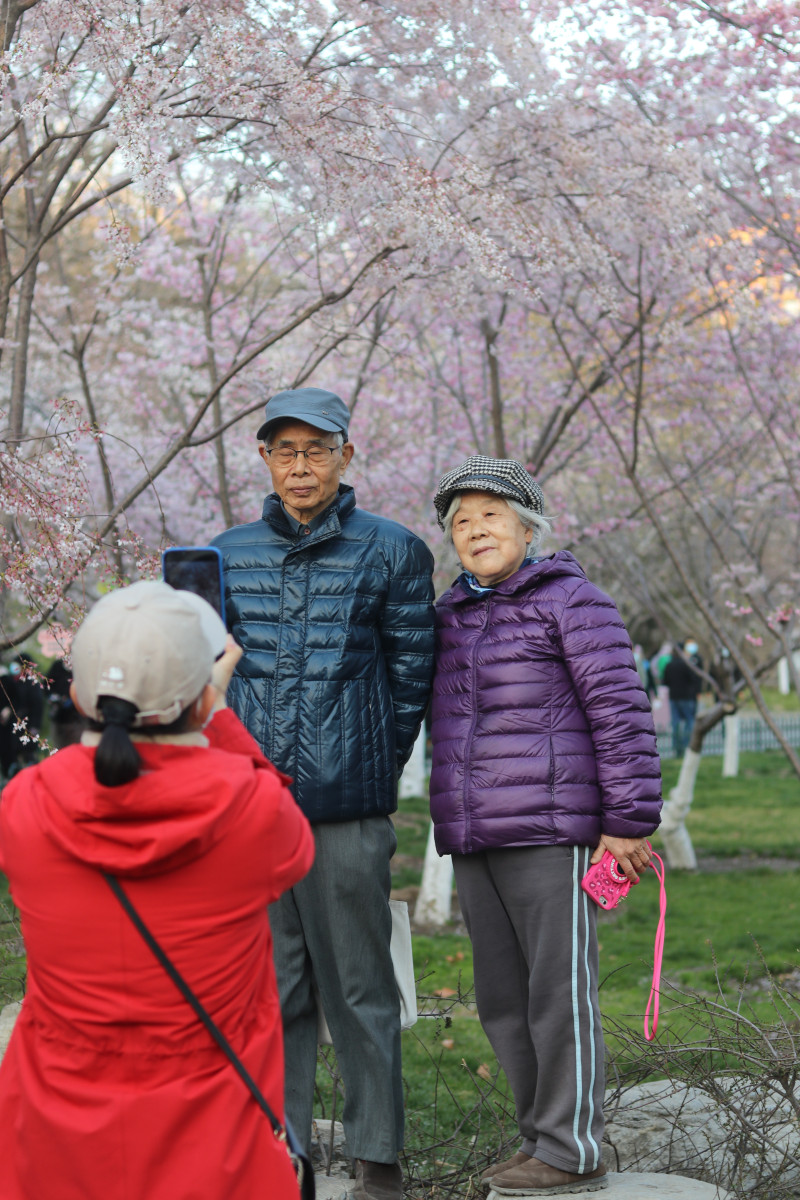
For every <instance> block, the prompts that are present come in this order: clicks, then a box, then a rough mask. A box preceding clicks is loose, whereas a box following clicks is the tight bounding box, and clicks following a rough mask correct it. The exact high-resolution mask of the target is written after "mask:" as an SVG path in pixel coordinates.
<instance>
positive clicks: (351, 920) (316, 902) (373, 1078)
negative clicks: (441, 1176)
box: [269, 817, 403, 1163]
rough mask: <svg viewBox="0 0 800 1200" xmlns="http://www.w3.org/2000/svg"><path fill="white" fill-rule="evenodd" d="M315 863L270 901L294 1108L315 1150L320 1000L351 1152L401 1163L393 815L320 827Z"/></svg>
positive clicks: (295, 1122) (297, 1126) (302, 1135)
mask: <svg viewBox="0 0 800 1200" xmlns="http://www.w3.org/2000/svg"><path fill="white" fill-rule="evenodd" d="M314 840H315V843H316V857H315V860H314V865H313V867H312V868H311V870H310V871H309V873H308V875H306V877H305V879H302V880H301V881H300V882H299V883H298V884H297V885H296V886H295V887H293V888H292V889H291V890H290V891H288V892H285V893H284V894H283V896H281V898H280V899H279V900H277V901H276V902H275V903H274V904H271V905H270V908H269V919H270V925H271V926H272V935H273V938H274V941H275V969H276V972H277V976H278V989H279V992H280V1000H281V1013H282V1016H283V1028H284V1044H285V1053H286V1114H287V1116H288V1118H289V1121H290V1122H291V1124H292V1126H293V1128H294V1130H295V1132H296V1134H297V1136H298V1138H299V1139H300V1140H301V1141H302V1142H303V1143H304V1144H305V1145H306V1147H308V1143H309V1139H310V1135H311V1120H312V1112H313V1103H314V1079H315V1074H316V1065H317V1005H316V1000H315V997H314V990H313V984H314V983H316V985H317V987H318V988H319V992H320V996H321V997H322V1006H323V1008H324V1010H325V1016H326V1018H327V1021H328V1028H329V1029H330V1032H331V1037H332V1039H333V1045H334V1049H335V1050H336V1059H337V1063H338V1066H339V1070H340V1072H341V1076H342V1080H343V1083H344V1093H345V1100H344V1110H343V1114H342V1123H343V1125H344V1131H345V1137H346V1139H347V1146H348V1149H349V1152H350V1154H351V1155H352V1156H353V1157H354V1158H363V1159H367V1160H368V1161H370V1162H383V1163H393V1162H395V1161H396V1160H397V1156H398V1153H399V1152H400V1150H401V1149H402V1147H403V1083H402V1076H401V1070H400V1001H399V999H398V995H397V985H396V983H395V977H394V967H393V966H392V956H391V952H390V941H391V934H392V918H391V911H390V909H389V891H390V887H391V873H390V867H389V862H390V859H391V857H392V855H393V854H394V852H395V849H396V847H397V839H396V837H395V832H394V828H393V826H392V823H391V821H390V820H389V818H388V817H368V818H366V819H365V820H362V821H342V822H341V823H338V822H337V823H332V824H321V825H315V826H314Z"/></svg>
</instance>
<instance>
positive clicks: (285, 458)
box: [266, 446, 342, 467]
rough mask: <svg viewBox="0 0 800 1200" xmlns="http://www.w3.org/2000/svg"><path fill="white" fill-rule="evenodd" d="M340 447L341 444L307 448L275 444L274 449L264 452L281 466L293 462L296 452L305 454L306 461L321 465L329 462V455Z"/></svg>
mask: <svg viewBox="0 0 800 1200" xmlns="http://www.w3.org/2000/svg"><path fill="white" fill-rule="evenodd" d="M341 448H342V447H341V446H309V447H308V449H307V450H294V449H293V448H292V447H291V446H276V448H275V449H274V450H267V451H266V453H267V454H268V455H269V456H270V459H271V460H272V461H273V462H276V463H280V465H281V466H282V467H288V466H289V464H290V463H293V462H294V461H295V459H296V458H297V456H298V454H303V455H305V459H306V462H310V463H314V465H315V466H317V467H321V466H324V465H325V464H326V463H329V462H330V461H331V455H332V454H335V453H336V451H337V450H341Z"/></svg>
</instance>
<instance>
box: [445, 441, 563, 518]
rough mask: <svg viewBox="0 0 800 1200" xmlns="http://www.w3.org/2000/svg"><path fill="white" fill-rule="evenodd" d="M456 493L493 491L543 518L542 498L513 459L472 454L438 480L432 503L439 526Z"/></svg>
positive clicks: (520, 466) (522, 468)
mask: <svg viewBox="0 0 800 1200" xmlns="http://www.w3.org/2000/svg"><path fill="white" fill-rule="evenodd" d="M457 492H493V493H494V495H496V496H502V497H503V498H504V499H506V500H516V501H517V502H518V503H519V504H522V505H524V507H525V508H529V509H531V511H532V512H535V513H538V514H539V516H540V517H541V516H543V515H544V496H543V495H542V489H541V488H540V487H539V485H538V483H537V482H536V480H535V479H534V478H533V476H532V475H529V474H528V472H527V471H526V470H525V468H524V467H523V465H522V463H518V462H516V460H515V459H513V458H488V457H487V456H486V455H484V454H473V455H472V457H471V458H468V459H467V460H466V462H463V463H462V464H461V466H460V467H454V468H453V470H452V471H448V472H447V474H446V475H443V476H442V478H441V479H440V480H439V486H438V488H437V489H436V495H435V496H434V498H433V503H434V506H435V508H436V515H437V518H438V521H439V525H440V526H441V527H442V529H444V515H445V513H446V512H447V510H448V508H449V507H450V501H451V500H452V499H453V496H455V494H456V493H457Z"/></svg>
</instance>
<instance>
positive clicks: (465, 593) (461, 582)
mask: <svg viewBox="0 0 800 1200" xmlns="http://www.w3.org/2000/svg"><path fill="white" fill-rule="evenodd" d="M464 574H465V573H464V572H462V574H461V575H459V577H458V579H456V580H455V582H454V583H453V584H452V586H451V587H450V589H449V591H448V593H447V599H448V603H450V604H465V603H468V602H469V601H473V600H480V599H483V598H484V596H491V595H506V596H508V595H514V593H515V592H525V591H529V590H530V589H531V588H534V587H536V586H537V584H539V583H541V581H542V580H543V579H547V578H549V577H550V576H553V575H577V576H578V577H579V578H581V579H585V578H586V576H585V574H584V571H583V568H582V567H581V565H580V563H579V562H578V560H577V559H576V558H575V557H574V556H573V555H572V554H570V552H569V550H557V551H556V553H555V554H549V555H548V556H547V557H546V558H540V559H538V561H537V562H525V563H523V564H522V566H521V567H520V568H519V570H518V571H515V572H514V574H513V575H509V577H508V579H504V580H503V581H502V582H501V583H498V584H497V586H496V587H493V588H490V589H489V590H488V591H487V592H485V593H478V592H475V591H473V590H472V588H470V586H469V584H468V583H467V582H466V581H465V578H464Z"/></svg>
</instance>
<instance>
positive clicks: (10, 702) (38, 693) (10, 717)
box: [0, 654, 44, 779]
mask: <svg viewBox="0 0 800 1200" xmlns="http://www.w3.org/2000/svg"><path fill="white" fill-rule="evenodd" d="M43 715H44V692H43V691H42V687H41V684H40V683H39V681H38V678H37V677H36V663H35V662H34V660H33V659H32V658H30V657H29V656H28V655H27V654H18V655H17V657H16V658H15V659H14V660H13V661H12V662H11V664H10V666H9V668H8V673H7V674H6V675H4V676H2V678H0V727H2V735H1V736H0V764H2V770H3V774H4V775H5V776H6V778H7V779H13V777H14V775H16V773H17V771H21V770H22V768H23V767H26V766H28V765H29V764H30V763H32V762H36V760H37V758H38V757H39V734H40V732H41V728H42V717H43Z"/></svg>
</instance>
